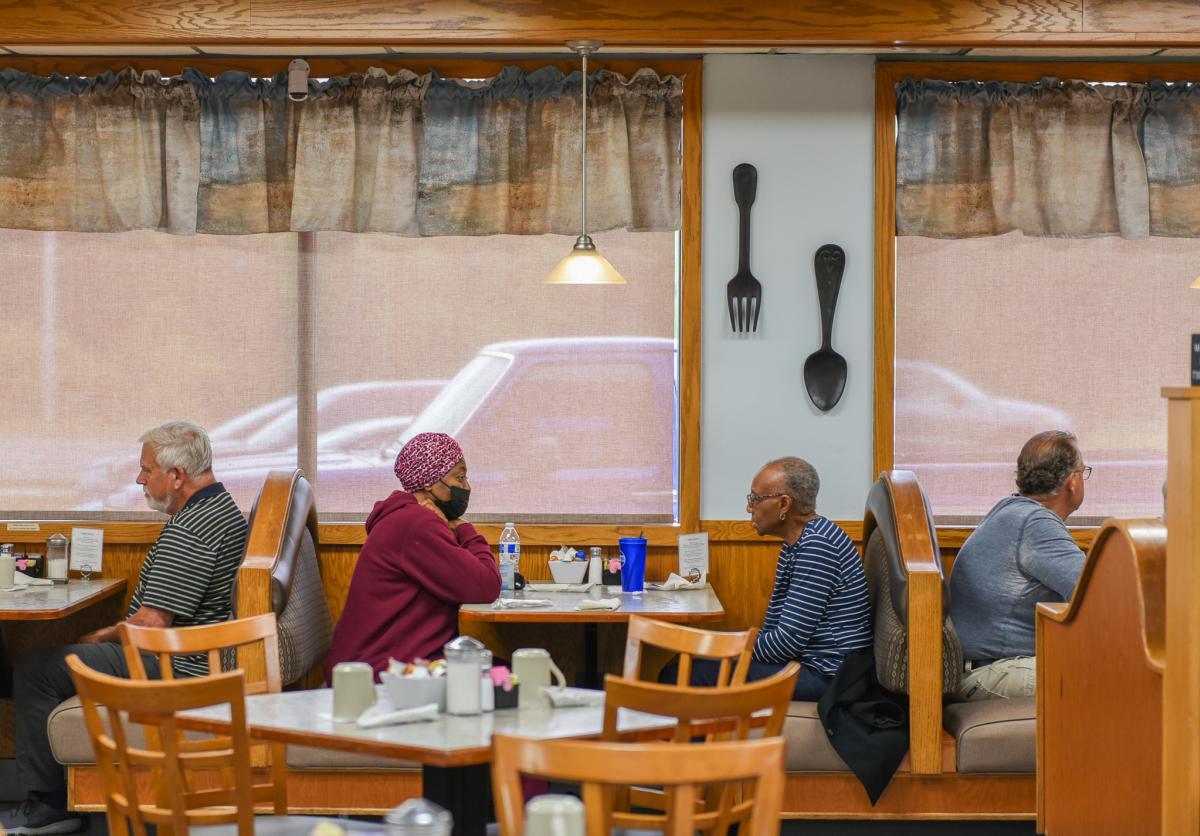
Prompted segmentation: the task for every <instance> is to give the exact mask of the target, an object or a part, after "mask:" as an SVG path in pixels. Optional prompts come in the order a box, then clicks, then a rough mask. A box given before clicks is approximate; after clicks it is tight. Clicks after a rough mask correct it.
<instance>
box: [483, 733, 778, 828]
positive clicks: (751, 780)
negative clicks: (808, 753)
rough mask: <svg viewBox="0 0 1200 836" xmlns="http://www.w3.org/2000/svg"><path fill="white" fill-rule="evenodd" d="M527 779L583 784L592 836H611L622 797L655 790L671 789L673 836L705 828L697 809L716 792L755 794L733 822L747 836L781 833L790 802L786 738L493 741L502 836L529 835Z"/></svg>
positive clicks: (668, 817) (668, 821)
mask: <svg viewBox="0 0 1200 836" xmlns="http://www.w3.org/2000/svg"><path fill="white" fill-rule="evenodd" d="M522 775H529V776H534V777H539V778H551V779H557V780H562V781H571V782H577V783H580V784H582V785H583V802H584V805H585V809H586V816H587V832H588V833H589V834H592V836H599V834H608V833H610V832H611V830H612V828H613V826H614V815H613V813H614V811H613V806H614V805H613V800H614V796H615V794H616V792H617V791H618V790H620V789H622V788H625V787H629V786H630V785H636V784H651V783H655V784H661V785H664V786H665V787H667V788H669V790H670V793H669V797H670V802H669V805H668V809H667V811H666V814H665V833H667V834H670V836H684V834H687V836H692V835H693V834H694V833H695V832H696V830H697V828H698V827H703V826H704V825H703V824H701V823H698V821H697V815H698V814H697V809H698V804H697V802H698V801H699V799H700V798H701V797H702V796H703V794H704V793H705V791H706V790H707V789H708V788H709V787H712V786H718V787H719V786H726V787H729V786H738V787H743V788H746V787H748V788H749V792H748V793H747V794H745V795H744V796H743V797H742V799H741V800H740V801H739V802H738V803H737V804H736V805H731V809H730V810H728V816H727V819H726V823H729V822H738V823H739V831H738V832H739V833H741V834H745V836H768V834H770V836H777V834H778V833H779V811H780V805H781V804H782V801H783V741H782V740H780V739H779V738H773V739H769V740H740V741H728V742H721V743H710V744H707V745H705V746H704V747H703V748H700V747H696V746H681V745H678V744H674V743H609V742H603V741H602V742H588V741H573V740H565V741H549V740H531V739H526V738H518V737H505V736H502V735H497V736H496V737H494V738H493V739H492V790H493V793H494V797H495V803H496V815H497V817H498V819H499V822H500V834H501V836H521V834H523V833H524V831H525V808H524V804H525V800H524V796H523V794H522V792H521V776H522ZM699 815H701V816H703V815H704V814H703V813H700V814H699ZM703 821H704V820H703V819H701V822H703ZM709 827H711V825H709ZM717 832H722V833H723V832H725V831H724V830H721V831H717Z"/></svg>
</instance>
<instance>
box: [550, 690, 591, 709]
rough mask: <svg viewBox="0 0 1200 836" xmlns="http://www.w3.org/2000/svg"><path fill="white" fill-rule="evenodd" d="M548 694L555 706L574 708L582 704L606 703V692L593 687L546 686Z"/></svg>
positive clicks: (552, 704) (551, 703)
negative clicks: (595, 689)
mask: <svg viewBox="0 0 1200 836" xmlns="http://www.w3.org/2000/svg"><path fill="white" fill-rule="evenodd" d="M545 690H546V696H547V697H549V698H550V705H551V706H553V707H554V708H573V707H575V706H580V705H604V692H603V691H594V690H592V689H591V688H559V687H551V688H546V689H545Z"/></svg>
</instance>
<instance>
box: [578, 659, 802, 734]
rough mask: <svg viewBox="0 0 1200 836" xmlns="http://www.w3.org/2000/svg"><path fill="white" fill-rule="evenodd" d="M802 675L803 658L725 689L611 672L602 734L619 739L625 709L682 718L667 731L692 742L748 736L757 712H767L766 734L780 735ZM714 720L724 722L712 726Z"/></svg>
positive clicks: (607, 678)
mask: <svg viewBox="0 0 1200 836" xmlns="http://www.w3.org/2000/svg"><path fill="white" fill-rule="evenodd" d="M799 674H800V664H799V663H798V662H790V663H788V664H787V665H786V666H785V667H784V668H783V670H781V671H780V672H779V673H777V674H775V675H774V676H771V677H768V678H767V679H760V680H757V681H755V682H748V683H741V684H737V685H729V686H727V687H725V688H693V687H691V686H683V685H663V684H660V683H657V682H640V681H638V680H635V679H626V678H625V677H620V676H612V675H609V676H607V677H605V679H604V694H605V695H604V730H603V732H602V736H601V739H603V740H607V741H612V742H615V741H617V740H618V739H619V735H618V733H617V713H618V712H619V711H620V709H622V708H627V709H629V710H631V711H643V712H645V713H647V714H660V715H663V716H666V717H674V718H676V720H678V723H677V724H676V726H675V729H674V730H673V731H672V732H670V733H669V734H667V735H665V736H664V739H669V740H671V741H673V742H675V743H689V742H691V741H693V740H695V739H696V738H697V737H699V736H706V737H708V739H710V740H712V739H717V738H718V737H719V738H721V739H733V740H745V739H746V738H747V737H748V736H749V734H750V728H751V726H752V716H753V715H755V714H756V713H759V712H768V713H767V715H766V717H765V718H763V717H762V715H761V714H760V715H759V719H760V720H764V721H765V722H764V723H763V725H764V731H763V734H764V735H765V736H766V737H778V736H779V735H780V733H781V732H782V731H783V723H784V720H786V719H787V709H788V704H789V703H790V702H791V701H792V691H793V690H794V689H795V687H796V677H797V676H799ZM714 724H721V727H720V728H718V729H717V730H716V731H710V728H711V727H712V726H713V725H714Z"/></svg>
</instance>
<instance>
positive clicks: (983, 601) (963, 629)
mask: <svg viewBox="0 0 1200 836" xmlns="http://www.w3.org/2000/svg"><path fill="white" fill-rule="evenodd" d="M1091 472H1092V469H1091V468H1090V467H1087V466H1085V465H1084V463H1083V454H1082V453H1080V451H1079V445H1078V443H1077V441H1076V439H1075V436H1074V435H1072V434H1071V433H1069V432H1062V431H1057V430H1055V431H1049V432H1042V433H1038V434H1037V435H1035V436H1034V437H1033V438H1031V439H1029V441H1027V442H1025V446H1024V447H1022V448H1021V454H1020V456H1019V457H1018V458H1017V490H1018V491H1019V492H1018V493H1015V494H1013V495H1012V496H1009V497H1005V498H1004V499H1002V500H1000V501H999V502H998V503H996V505H995V507H993V508H992V510H991V511H989V512H988V515H987V516H986V517H984V518H983V521H982V522H981V523H980V524H979V526H978V527H977V528H976V529H975V531H974V533H972V534H971V536H970V537H969V538H967V542H966V543H964V544H963V547H962V550H961V551H959V553H958V559H957V560H955V561H954V570H953V572H952V573H951V576H950V618H951V620H952V621H953V622H954V627H955V629H956V630H957V631H958V637H959V639H960V640H961V641H962V648H963V658H965V659H967V660H968V662H967V667H968V670H967V673H966V675H965V676H964V677H963V680H962V684H961V686H960V688H959V693H958V696H959V698H960V699H987V698H992V697H1020V696H1033V693H1034V687H1035V683H1036V669H1035V665H1034V658H1033V657H1034V653H1035V652H1036V651H1035V649H1034V640H1035V633H1034V611H1035V610H1036V609H1037V605H1038V603H1039V602H1041V601H1068V600H1070V598H1071V594H1072V593H1073V592H1074V591H1075V582H1076V581H1077V580H1079V573H1080V571H1081V570H1082V569H1083V558H1084V555H1083V552H1082V551H1081V550H1080V548H1079V546H1077V545H1075V541H1074V540H1072V539H1071V533H1070V532H1069V531H1067V526H1066V524H1065V523H1064V520H1065V519H1066V518H1067V517H1068V516H1070V515H1071V514H1072V513H1074V512H1075V510H1076V509H1078V508H1079V506H1080V505H1081V504H1082V503H1083V494H1084V487H1083V485H1084V481H1085V480H1086V479H1087V478H1088V476H1090V475H1091Z"/></svg>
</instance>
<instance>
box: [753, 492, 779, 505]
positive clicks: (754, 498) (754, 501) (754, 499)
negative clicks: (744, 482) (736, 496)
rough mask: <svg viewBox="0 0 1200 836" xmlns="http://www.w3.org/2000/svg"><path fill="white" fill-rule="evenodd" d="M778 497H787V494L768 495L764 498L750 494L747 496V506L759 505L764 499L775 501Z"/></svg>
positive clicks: (763, 496)
mask: <svg viewBox="0 0 1200 836" xmlns="http://www.w3.org/2000/svg"><path fill="white" fill-rule="evenodd" d="M777 496H787V494H785V493H768V494H763V495H762V496H759V495H758V494H756V493H748V494H746V504H747V505H757V504H758V503H760V502H762V501H763V500H764V499H774V498H775V497H777Z"/></svg>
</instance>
